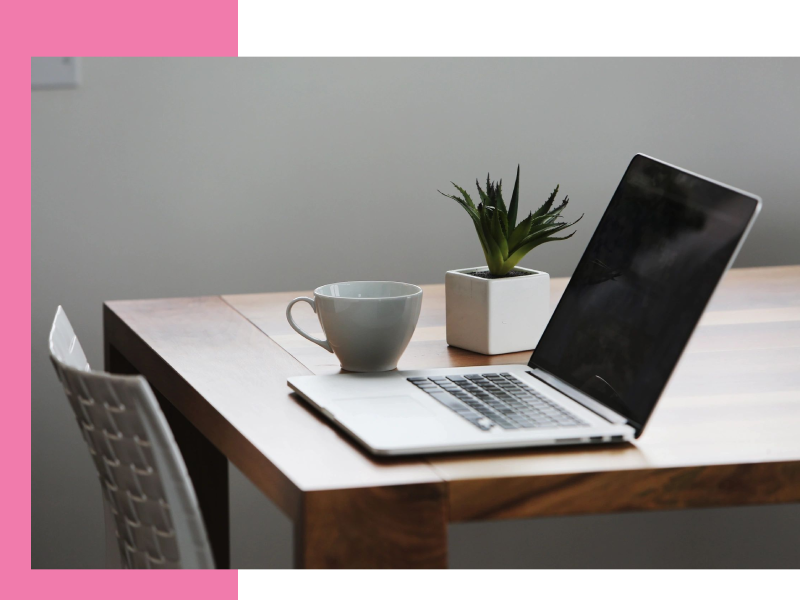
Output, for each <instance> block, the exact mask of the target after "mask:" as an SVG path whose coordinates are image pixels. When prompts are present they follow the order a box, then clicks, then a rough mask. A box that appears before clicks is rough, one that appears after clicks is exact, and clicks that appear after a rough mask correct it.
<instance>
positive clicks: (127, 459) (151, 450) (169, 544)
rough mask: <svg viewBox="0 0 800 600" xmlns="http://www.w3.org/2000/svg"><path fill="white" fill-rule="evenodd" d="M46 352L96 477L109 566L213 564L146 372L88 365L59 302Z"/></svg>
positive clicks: (186, 476) (183, 469) (190, 491)
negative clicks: (127, 373) (125, 373)
mask: <svg viewBox="0 0 800 600" xmlns="http://www.w3.org/2000/svg"><path fill="white" fill-rule="evenodd" d="M50 358H51V360H52V361H53V365H54V366H55V369H56V373H57V374H58V378H59V379H60V380H61V383H62V385H63V387H64V391H65V392H66V394H67V399H68V400H69V403H70V405H71V406H72V410H73V411H74V412H75V416H76V417H77V419H78V425H79V426H80V429H81V433H82V434H83V437H84V439H85V440H86V443H87V444H88V445H89V453H90V454H91V455H92V458H93V459H94V464H95V466H96V467H97V472H98V475H99V477H100V485H101V487H102V490H103V500H104V502H103V503H104V505H105V510H106V554H107V559H108V562H109V566H122V567H124V568H134V569H138V568H160V569H163V568H168V569H173V568H185V569H206V568H214V561H213V558H212V554H211V547H210V545H209V543H208V537H207V536H206V530H205V526H204V524H203V519H202V515H201V513H200V508H199V506H198V503H197V497H196V496H195V493H194V488H193V487H192V483H191V480H190V479H189V474H188V472H187V470H186V465H185V464H184V462H183V458H182V457H181V454H180V451H179V450H178V447H177V446H176V444H175V440H174V439H173V437H172V432H171V431H170V429H169V426H168V425H167V421H166V419H165V418H164V415H163V413H162V412H161V409H160V408H159V407H158V401H157V400H156V398H155V396H154V394H153V391H152V390H151V389H150V386H149V385H148V384H147V381H146V380H145V379H144V377H141V376H139V375H135V376H123V375H111V374H109V373H104V372H98V371H92V370H91V369H90V368H89V363H88V362H87V361H86V356H85V355H84V353H83V348H81V344H80V342H79V341H78V338H77V337H75V333H74V331H73V330H72V326H71V325H70V322H69V319H67V315H66V314H65V313H64V310H63V309H62V308H61V307H60V306H59V307H58V310H57V311H56V317H55V319H54V320H53V327H52V329H51V330H50ZM117 550H118V553H117ZM117 555H118V560H117Z"/></svg>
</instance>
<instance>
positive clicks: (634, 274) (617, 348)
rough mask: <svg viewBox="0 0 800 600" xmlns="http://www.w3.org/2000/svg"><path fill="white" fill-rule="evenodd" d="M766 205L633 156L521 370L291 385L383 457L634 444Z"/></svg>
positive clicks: (356, 377) (321, 379)
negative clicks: (551, 446) (487, 450)
mask: <svg viewBox="0 0 800 600" xmlns="http://www.w3.org/2000/svg"><path fill="white" fill-rule="evenodd" d="M760 208H761V199H760V198H758V197H757V196H754V195H752V194H749V193H747V192H743V191H741V190H737V189H735V188H733V187H730V186H727V185H724V184H721V183H718V182H716V181H712V180H711V179H708V178H706V177H702V176H700V175H696V174H694V173H690V172H688V171H685V170H683V169H679V168H677V167H674V166H671V165H668V164H666V163H663V162H661V161H659V160H656V159H653V158H650V157H648V156H644V155H641V154H637V155H636V156H635V157H634V158H633V160H632V161H631V163H630V165H629V166H628V169H627V170H626V171H625V175H624V176H623V177H622V181H621V182H620V184H619V186H618V187H617V190H616V192H615V193H614V196H613V198H612V199H611V202H610V203H609V205H608V208H607V209H606V211H605V214H604V215H603V217H602V219H601V220H600V224H599V225H598V226H597V229H596V230H595V232H594V235H593V236H592V239H591V241H590V242H589V245H588V246H587V248H586V250H585V252H584V253H583V257H582V258H581V260H580V262H579V263H578V266H577V268H576V269H575V273H574V274H573V275H572V278H571V279H570V281H569V284H568V285H567V288H566V290H565V291H564V295H563V296H562V298H561V301H560V302H559V303H558V306H557V307H556V310H555V312H554V313H553V316H552V317H551V319H550V322H549V324H548V325H547V328H546V329H545V331H544V333H543V334H542V337H541V339H540V341H539V343H538V345H537V347H536V350H535V351H534V353H533V355H532V356H531V359H530V361H529V362H528V364H527V365H494V366H487V367H459V368H446V369H426V370H419V371H391V372H388V373H375V374H356V373H353V374H350V373H343V374H337V375H323V376H303V377H292V378H290V379H289V385H290V386H291V387H292V389H294V390H295V391H296V392H297V393H298V394H300V396H302V397H303V398H304V399H305V400H307V401H308V402H309V403H310V404H312V405H313V406H314V407H316V408H317V409H318V410H320V411H321V412H322V413H324V414H325V415H326V416H327V417H329V418H330V420H331V421H333V422H334V423H335V424H336V425H337V426H338V427H340V428H341V429H343V430H344V431H346V432H347V433H349V434H350V435H351V436H352V437H353V438H355V439H356V440H357V441H358V442H359V443H360V444H362V445H363V446H364V447H365V448H366V449H367V450H369V451H370V452H372V453H374V454H379V455H401V454H421V453H434V452H458V451H467V450H479V449H489V448H519V447H529V446H546V445H554V444H559V445H561V444H597V443H607V442H622V441H629V440H632V439H634V438H637V437H639V436H640V435H641V434H642V431H643V430H644V427H645V425H646V424H647V420H648V418H649V417H650V415H651V413H652V412H653V409H654V408H655V405H656V402H657V401H658V399H659V397H660V396H661V393H662V391H663V390H664V387H665V386H666V384H667V381H668V380H669V378H670V375H671V373H672V371H673V369H674V368H675V365H676V364H677V362H678V359H679V358H680V356H681V354H682V352H683V349H684V348H685V347H686V344H687V342H688V341H689V338H690V336H691V334H692V331H694V328H695V326H696V325H697V322H698V321H699V320H700V316H701V315H702V314H703V310H704V309H705V307H706V305H707V304H708V301H709V300H710V298H711V295H712V293H713V292H714V289H715V288H716V286H717V283H718V282H719V280H720V279H721V277H722V275H723V274H724V273H725V271H726V270H727V269H728V267H729V266H730V265H731V263H732V262H733V259H734V257H735V256H736V253H737V252H738V250H739V248H740V247H741V245H742V243H743V242H744V239H745V237H746V236H747V234H748V232H749V230H750V227H751V226H752V224H753V222H754V220H755V218H756V215H757V214H758V212H759V210H760Z"/></svg>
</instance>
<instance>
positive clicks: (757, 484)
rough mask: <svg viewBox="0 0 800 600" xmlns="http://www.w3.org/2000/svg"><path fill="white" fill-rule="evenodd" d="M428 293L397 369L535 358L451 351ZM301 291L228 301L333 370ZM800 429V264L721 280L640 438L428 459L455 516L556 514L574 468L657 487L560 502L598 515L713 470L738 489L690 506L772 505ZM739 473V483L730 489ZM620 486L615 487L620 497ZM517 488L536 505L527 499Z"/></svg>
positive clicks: (787, 488)
mask: <svg viewBox="0 0 800 600" xmlns="http://www.w3.org/2000/svg"><path fill="white" fill-rule="evenodd" d="M566 284H567V280H566V279H553V280H552V285H551V308H554V307H555V305H556V304H557V301H558V299H559V298H560V296H561V294H562V293H563V290H564V288H565V287H566ZM423 289H424V298H423V307H422V314H421V316H420V323H419V326H418V328H417V331H416V332H415V335H414V338H413V339H412V342H411V344H410V345H409V348H408V350H407V351H406V354H405V355H404V356H403V359H402V361H401V363H400V368H401V369H403V368H405V369H410V368H428V367H442V366H470V365H484V364H511V363H520V362H522V363H525V362H527V361H528V359H529V357H530V353H529V352H522V353H516V354H507V355H501V356H494V357H485V356H481V355H477V354H472V353H469V352H464V351H462V350H458V349H456V348H450V347H448V346H447V345H446V343H445V341H444V337H445V330H444V287H443V286H423ZM297 295H299V294H298V293H286V294H251V295H238V296H224V299H225V301H226V302H228V303H229V304H231V306H233V307H234V308H236V309H237V310H238V311H239V312H241V313H242V314H243V315H244V316H246V317H247V318H248V319H249V320H250V321H251V322H252V323H253V324H255V325H256V326H257V327H259V328H260V329H261V330H262V331H263V332H264V333H266V334H267V335H269V336H270V337H272V339H274V340H275V341H276V342H278V343H279V344H280V345H281V346H282V347H284V348H285V349H286V351H287V352H289V353H291V354H292V355H293V356H295V357H297V358H298V360H300V361H302V362H303V363H304V364H306V365H307V366H308V367H309V368H310V369H311V370H313V371H314V372H316V373H331V372H337V371H338V366H337V363H336V360H335V357H332V355H330V354H329V353H327V352H325V351H324V350H322V349H321V348H318V347H317V346H315V345H314V344H311V343H310V342H307V341H306V340H304V339H302V338H300V337H299V336H297V335H295V334H294V333H293V332H292V331H291V329H289V327H288V324H286V322H285V316H284V315H283V307H284V306H285V305H284V304H283V303H284V301H285V302H288V301H289V300H290V299H291V298H293V297H295V296H297ZM297 312H298V313H299V312H300V311H297ZM298 317H299V318H300V319H302V326H303V327H307V328H308V329H309V330H311V331H320V327H319V323H318V322H317V321H316V316H315V315H314V314H313V313H312V312H311V311H310V310H309V311H308V314H302V315H298ZM798 431H800V267H797V266H789V267H770V268H759V269H735V270H732V271H730V272H729V273H728V274H727V275H726V277H725V278H724V280H723V281H722V283H721V284H720V286H719V288H718V290H717V292H716V293H715V295H714V297H713V298H712V300H711V303H710V304H709V307H708V309H707V311H706V313H705V315H704V316H703V319H702V320H701V323H700V325H699V326H698V328H697V330H696V331H695V334H694V335H693V337H692V339H691V341H690V343H689V345H688V347H687V349H686V352H685V353H684V356H683V358H682V360H681V362H680V364H679V366H678V367H677V369H676V371H675V374H674V375H673V377H672V379H671V381H670V383H669V385H668V386H667V389H666V391H665V393H664V395H663V397H662V399H661V400H660V402H659V405H658V407H657V409H656V411H655V413H654V415H653V417H652V418H651V421H650V423H649V424H648V426H647V429H646V431H645V434H644V435H643V436H642V437H641V438H640V439H639V440H637V441H636V443H635V444H626V445H624V446H622V447H605V448H598V447H592V448H574V449H564V448H559V449H537V450H523V451H503V452H496V451H495V452H485V453H473V454H467V455H464V454H460V455H449V456H448V455H441V456H434V457H430V458H429V459H428V460H429V462H430V464H431V465H432V466H433V467H434V468H435V469H436V472H437V473H438V474H439V475H440V476H441V477H442V479H443V480H444V481H446V482H448V484H449V490H450V493H449V497H450V512H451V515H452V517H453V518H454V519H457V520H466V519H470V518H473V517H474V518H507V513H506V512H504V511H503V510H496V509H495V507H497V506H505V505H506V504H508V503H510V504H512V505H514V506H515V507H516V508H515V509H514V511H512V513H509V514H513V516H516V517H524V516H538V515H541V514H554V513H552V509H551V508H548V507H547V506H548V505H547V502H546V501H543V502H541V503H540V502H537V501H536V498H537V497H538V496H539V495H542V494H544V492H543V490H545V489H548V486H549V485H550V483H552V480H551V478H553V477H556V478H559V477H563V478H564V479H563V482H564V487H565V489H566V488H569V487H570V486H572V485H573V484H574V485H575V489H576V490H578V489H580V486H579V485H577V483H576V482H577V481H581V480H580V479H573V477H577V476H579V475H586V478H587V479H586V480H587V481H591V482H592V484H591V485H593V486H594V485H596V486H597V489H598V490H611V489H613V486H612V485H611V484H612V483H613V481H615V480H616V479H618V480H619V481H620V482H624V486H634V487H636V486H638V487H639V488H641V489H643V490H650V492H649V497H650V500H648V503H644V502H639V503H638V504H637V503H635V502H633V501H630V504H628V505H625V506H622V504H620V507H619V508H617V509H615V508H613V507H614V506H615V504H614V503H615V502H618V500H615V499H614V498H603V497H600V496H598V495H597V494H596V493H593V494H591V495H590V496H588V498H590V500H588V501H586V502H584V503H580V502H576V501H570V502H565V503H564V504H563V506H564V508H563V509H562V510H566V511H569V510H574V511H575V512H592V506H595V507H596V508H595V510H596V511H597V512H605V511H608V510H633V508H632V507H633V506H637V507H638V508H637V509H638V510H647V509H649V508H653V507H656V506H669V505H671V504H674V503H676V502H677V500H675V499H674V495H673V496H669V494H668V490H674V489H680V488H675V487H674V481H675V476H676V475H675V473H679V472H680V471H681V470H683V469H692V470H693V471H692V472H696V471H697V469H705V470H706V472H705V473H704V474H703V475H702V476H701V475H698V474H696V475H695V476H693V478H692V481H695V482H711V481H715V478H716V477H727V479H725V481H726V482H727V485H728V486H729V487H728V488H726V489H736V490H738V493H712V492H713V490H711V488H712V487H713V486H712V485H710V486H709V487H708V489H706V491H704V492H698V491H697V490H702V489H704V488H701V487H697V488H692V487H691V486H690V487H689V488H687V489H686V490H685V491H683V492H681V494H682V495H684V496H685V497H686V502H688V503H690V504H687V506H688V505H698V504H697V503H698V502H700V499H701V498H702V497H706V498H707V502H708V504H707V505H717V506H722V505H732V504H747V503H750V502H758V503H762V502H767V501H769V497H768V496H769V494H768V493H766V492H764V490H765V489H769V488H768V487H764V486H765V485H766V483H764V482H767V481H769V473H770V472H773V474H774V482H777V483H778V484H780V486H782V487H781V489H782V492H781V494H775V495H773V496H771V497H772V498H774V500H773V501H776V502H788V501H800V490H798V488H797V486H796V485H790V484H792V483H793V482H792V481H790V480H787V477H788V475H787V474H789V475H794V474H795V472H794V471H792V470H791V468H789V467H787V466H786V465H787V464H793V463H795V462H797V461H800V435H798V433H797V432H798ZM749 464H762V465H764V466H763V467H761V468H760V469H759V470H757V471H753V470H752V469H750V468H748V467H746V466H743V465H749ZM720 468H724V469H732V471H730V473H728V472H727V471H724V470H723V471H719V469H720ZM687 472H688V471H687ZM736 478H739V484H738V487H736V486H734V485H733V482H734V481H735V480H736ZM548 482H549V483H548ZM567 482H572V483H567ZM495 484H497V485H495ZM584 485H589V484H584ZM621 485H622V484H621ZM698 485H699V484H698ZM526 486H528V487H527V492H526V491H525V490H526ZM659 486H661V489H662V493H663V495H664V496H663V498H662V500H661V501H658V500H656V498H658V495H659V494H658V489H659ZM624 489H625V487H620V488H618V489H617V491H616V492H615V493H621V494H623V497H624V496H625V493H624ZM692 490H695V491H694V492H693V491H692ZM717 492H719V490H717ZM562 493H566V492H562ZM670 493H672V492H670ZM526 494H527V496H526ZM578 494H579V495H580V493H579V492H578ZM692 494H695V495H694V496H692ZM521 496H522V497H527V498H529V499H530V501H528V502H520V500H519V498H520V497H521ZM670 498H671V499H670ZM692 498H694V499H692ZM753 499H755V500H753ZM623 504H624V502H623ZM678 504H679V503H678ZM481 506H483V507H484V508H485V510H484V509H482V508H481ZM559 514H565V513H559ZM492 515H497V516H496V517H492Z"/></svg>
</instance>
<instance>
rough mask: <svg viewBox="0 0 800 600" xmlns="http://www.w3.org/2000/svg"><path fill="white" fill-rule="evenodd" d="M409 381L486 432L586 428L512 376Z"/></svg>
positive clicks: (484, 374) (493, 375)
mask: <svg viewBox="0 0 800 600" xmlns="http://www.w3.org/2000/svg"><path fill="white" fill-rule="evenodd" d="M408 381H410V382H411V383H413V384H414V385H415V386H417V387H418V388H419V389H421V390H422V391H424V392H426V393H428V394H430V395H431V396H433V397H434V398H435V399H436V400H438V401H439V402H441V403H442V404H444V405H445V406H446V407H447V408H449V409H450V410H452V411H453V412H455V413H456V414H457V415H459V416H461V417H463V418H465V419H466V420H467V421H469V422H470V423H472V424H473V425H475V426H476V427H478V428H480V429H483V430H484V431H488V430H489V429H492V428H493V427H495V426H500V427H502V428H503V429H532V428H543V427H546V428H548V429H552V428H558V427H580V426H582V425H586V423H584V422H583V421H581V420H580V419H579V418H578V417H576V416H575V415H573V414H571V413H570V412H568V411H567V410H565V409H564V408H562V407H560V406H559V405H558V404H555V403H554V402H552V401H550V400H549V399H547V398H546V397H545V396H543V395H542V394H540V393H539V392H537V391H536V390H534V389H533V388H532V387H530V386H529V385H526V384H525V383H523V382H522V381H520V380H519V379H517V378H516V377H514V376H513V375H512V374H511V373H483V374H475V375H450V376H448V377H444V376H441V377H409V378H408Z"/></svg>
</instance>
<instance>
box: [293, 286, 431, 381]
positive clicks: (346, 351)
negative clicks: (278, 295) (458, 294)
mask: <svg viewBox="0 0 800 600" xmlns="http://www.w3.org/2000/svg"><path fill="white" fill-rule="evenodd" d="M301 301H302V302H308V303H309V304H310V305H311V308H313V309H314V312H315V313H317V317H318V318H319V323H320V325H321V326H322V330H323V332H324V333H325V335H326V337H327V339H324V340H318V339H317V338H314V337H312V336H310V335H308V334H307V333H306V332H305V331H303V330H302V329H300V328H299V327H298V326H297V324H296V323H295V322H294V319H292V306H294V305H295V303H297V302H301ZM421 307H422V289H421V288H419V287H418V286H416V285H412V284H410V283H398V282H395V281H349V282H347V283H331V284H328V285H323V286H320V287H318V288H317V289H315V290H314V298H306V297H305V296H302V297H300V298H295V299H294V300H292V301H291V302H289V306H287V307H286V318H287V319H288V320H289V325H291V326H292V329H294V330H295V331H296V332H297V333H299V334H300V335H302V336H303V337H304V338H306V339H308V340H311V341H312V342H314V343H315V344H319V345H320V346H322V347H323V348H325V350H327V351H328V352H332V353H334V354H336V357H337V358H338V359H339V362H340V363H341V364H342V368H343V369H345V370H346V371H357V372H376V371H391V370H392V369H396V368H397V361H398V360H400V356H401V355H402V354H403V352H404V351H405V349H406V346H408V342H409V341H410V340H411V335H412V334H413V333H414V329H415V328H416V326H417V320H418V319H419V311H420V308H421Z"/></svg>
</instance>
